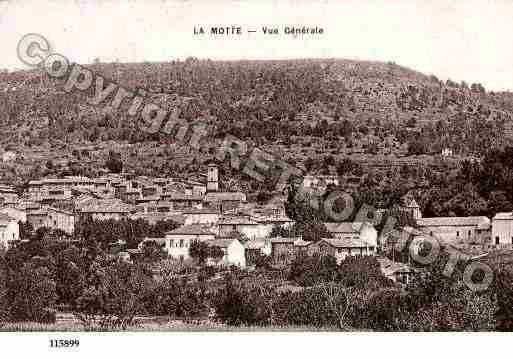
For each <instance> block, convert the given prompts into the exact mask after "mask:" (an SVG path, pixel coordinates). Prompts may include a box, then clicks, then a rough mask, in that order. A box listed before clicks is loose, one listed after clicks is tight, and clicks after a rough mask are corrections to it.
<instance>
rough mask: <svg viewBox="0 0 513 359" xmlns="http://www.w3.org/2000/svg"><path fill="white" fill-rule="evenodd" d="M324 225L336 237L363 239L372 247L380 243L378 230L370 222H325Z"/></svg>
mask: <svg viewBox="0 0 513 359" xmlns="http://www.w3.org/2000/svg"><path fill="white" fill-rule="evenodd" d="M324 225H325V226H326V229H327V230H328V232H330V233H331V234H332V235H333V237H334V238H336V239H345V240H350V239H354V240H361V241H363V242H365V243H367V244H368V245H369V246H372V247H377V245H378V231H376V228H374V226H373V225H372V224H370V223H368V222H364V223H357V222H354V223H353V222H340V223H339V222H325V223H324Z"/></svg>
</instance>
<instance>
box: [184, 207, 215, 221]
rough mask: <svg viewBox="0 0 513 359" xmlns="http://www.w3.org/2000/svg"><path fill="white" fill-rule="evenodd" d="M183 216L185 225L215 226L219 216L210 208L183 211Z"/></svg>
mask: <svg viewBox="0 0 513 359" xmlns="http://www.w3.org/2000/svg"><path fill="white" fill-rule="evenodd" d="M183 215H184V216H185V225H190V224H207V225H215V224H217V222H218V221H219V217H220V216H221V214H220V213H219V211H218V210H217V209H212V208H191V209H187V210H185V211H183Z"/></svg>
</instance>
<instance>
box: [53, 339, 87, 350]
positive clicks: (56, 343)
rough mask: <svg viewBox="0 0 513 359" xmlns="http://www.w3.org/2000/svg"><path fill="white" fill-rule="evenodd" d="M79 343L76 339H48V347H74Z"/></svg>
mask: <svg viewBox="0 0 513 359" xmlns="http://www.w3.org/2000/svg"><path fill="white" fill-rule="evenodd" d="M79 345H80V340H78V339H50V348H76V347H78V346H79Z"/></svg>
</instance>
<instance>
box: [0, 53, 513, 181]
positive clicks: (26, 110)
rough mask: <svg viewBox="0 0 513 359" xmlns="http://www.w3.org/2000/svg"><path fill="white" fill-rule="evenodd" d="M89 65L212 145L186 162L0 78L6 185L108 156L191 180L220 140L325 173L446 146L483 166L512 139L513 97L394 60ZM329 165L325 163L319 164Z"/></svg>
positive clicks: (92, 168) (36, 76)
mask: <svg viewBox="0 0 513 359" xmlns="http://www.w3.org/2000/svg"><path fill="white" fill-rule="evenodd" d="M89 67H90V68H91V69H93V70H94V71H95V72H97V73H99V74H102V75H103V76H105V77H106V78H109V79H111V80H112V81H114V82H116V83H118V84H120V85H122V86H124V87H126V88H128V89H131V90H136V89H145V90H146V91H147V92H148V94H149V97H150V98H151V100H152V101H153V102H154V103H156V104H159V105H160V106H161V107H163V108H166V109H172V108H179V109H180V113H181V117H182V118H184V119H185V120H186V121H189V122H193V121H195V120H196V119H198V118H201V119H202V121H203V122H206V123H208V125H209V133H210V136H209V137H208V138H209V141H210V142H211V143H210V144H207V146H206V147H205V150H204V151H202V152H200V153H196V152H195V153H191V150H190V149H189V148H188V147H187V146H182V145H180V144H176V143H172V142H170V141H169V140H166V139H165V138H164V136H163V135H162V136H148V135H145V134H144V133H143V132H142V131H140V130H139V129H138V128H137V121H134V119H132V118H129V117H128V115H127V114H126V109H123V107H122V108H121V109H120V110H118V111H113V110H112V109H111V108H97V107H93V106H91V105H89V104H88V103H87V102H86V94H83V93H78V92H77V93H72V94H67V93H65V92H64V91H63V90H62V82H59V81H54V80H52V79H50V78H48V77H47V76H46V75H44V74H41V73H40V72H38V71H22V72H11V73H1V74H0V94H1V95H0V131H2V133H4V136H3V138H2V139H1V143H0V145H1V146H2V148H3V149H4V150H14V151H16V152H17V153H19V155H20V160H19V161H18V162H17V163H16V165H15V166H7V167H6V165H5V164H4V168H3V169H4V171H3V172H4V175H3V176H4V180H13V179H17V178H19V177H20V176H22V175H23V176H28V177H32V176H35V177H37V176H38V175H41V174H44V173H45V172H55V173H56V174H58V173H59V171H58V169H61V170H62V169H66V170H67V171H70V170H71V172H74V173H75V172H77V171H78V172H84V171H85V172H86V174H94V173H97V172H98V171H99V170H101V167H102V163H103V161H104V160H105V157H106V155H107V154H108V152H109V151H116V152H119V153H121V155H122V158H123V160H124V162H125V167H126V168H129V169H132V170H135V171H139V172H141V173H147V174H151V173H152V172H154V173H158V172H161V174H166V173H169V172H177V171H178V172H180V173H186V172H192V171H194V170H197V169H198V168H199V167H200V166H201V164H202V163H203V162H204V161H205V160H207V159H208V158H209V156H211V152H212V148H211V147H212V144H213V143H214V142H215V141H220V140H221V139H222V138H223V136H224V135H225V134H227V133H230V134H233V135H235V136H237V137H239V138H242V139H245V140H247V141H249V142H250V143H251V144H254V145H257V146H259V147H261V148H263V149H264V150H267V151H270V152H273V153H277V154H279V155H280V156H281V157H282V158H284V159H286V160H288V161H290V162H292V163H294V164H296V165H302V166H304V167H305V168H306V169H307V170H310V171H313V172H323V171H324V172H330V171H333V170H332V167H334V166H336V165H337V164H339V163H340V162H341V161H343V159H344V158H346V157H348V158H353V160H354V159H355V158H356V159H358V161H360V162H366V161H367V159H368V160H369V161H372V160H373V158H374V159H375V158H376V157H375V156H382V157H383V158H387V159H388V160H389V161H392V162H394V161H395V160H394V159H397V158H402V157H404V156H407V158H410V157H409V156H414V155H428V156H432V155H434V154H439V153H440V151H441V150H442V149H443V148H446V147H449V148H450V149H451V150H452V151H453V153H454V155H455V156H458V157H461V158H465V157H468V156H474V157H481V156H482V155H483V154H484V153H485V152H486V151H487V150H488V149H490V148H493V147H502V146H504V145H505V144H508V143H509V141H510V136H511V123H512V113H513V95H512V94H511V93H492V92H486V91H485V89H484V88H483V87H482V86H481V85H479V84H473V85H467V84H464V83H462V84H458V83H455V82H452V81H448V82H447V83H441V82H440V81H439V80H438V79H437V78H436V77H434V76H426V75H423V74H421V73H418V72H415V71H412V70H410V69H407V68H404V67H401V66H398V65H395V64H393V63H378V62H364V61H350V60H291V61H234V62H215V61H210V60H197V59H193V58H190V59H188V60H186V61H184V62H170V63H138V64H118V63H112V64H102V63H97V64H92V65H90V66H89ZM209 147H210V150H208V148H209ZM209 151H210V152H209ZM191 154H192V155H191ZM326 156H331V157H332V158H333V159H334V161H333V163H331V165H330V164H329V163H328V165H327V166H326V167H325V168H323V166H319V165H317V164H316V163H317V162H318V161H316V160H317V159H326ZM49 160H51V162H52V163H51V164H48V163H47V162H48V161H49ZM380 161H381V160H380ZM413 161H415V159H414V158H413ZM421 161H424V160H423V159H422V160H421ZM308 162H310V163H308ZM312 162H313V163H312ZM328 162H332V161H331V160H329V161H328ZM407 163H408V162H407ZM37 166H43V168H42V169H41V168H37ZM84 168H86V170H84Z"/></svg>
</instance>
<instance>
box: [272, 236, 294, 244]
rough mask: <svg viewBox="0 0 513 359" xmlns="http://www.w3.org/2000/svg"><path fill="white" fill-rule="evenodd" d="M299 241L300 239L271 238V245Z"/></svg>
mask: <svg viewBox="0 0 513 359" xmlns="http://www.w3.org/2000/svg"><path fill="white" fill-rule="evenodd" d="M298 240H301V238H300V237H275V238H271V243H291V244H294V242H296V241H298Z"/></svg>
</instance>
